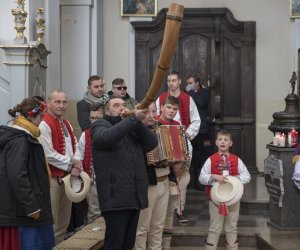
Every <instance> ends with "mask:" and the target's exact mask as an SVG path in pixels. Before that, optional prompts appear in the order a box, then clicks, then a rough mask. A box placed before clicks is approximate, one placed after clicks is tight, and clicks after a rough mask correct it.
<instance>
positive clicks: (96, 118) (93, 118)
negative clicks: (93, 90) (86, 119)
mask: <svg viewBox="0 0 300 250" xmlns="http://www.w3.org/2000/svg"><path fill="white" fill-rule="evenodd" d="M99 119H101V116H90V120H92V121H96V120H99Z"/></svg>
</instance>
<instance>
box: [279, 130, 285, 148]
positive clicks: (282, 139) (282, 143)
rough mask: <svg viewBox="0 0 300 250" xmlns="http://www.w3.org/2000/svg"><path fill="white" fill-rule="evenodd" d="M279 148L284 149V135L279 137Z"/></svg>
mask: <svg viewBox="0 0 300 250" xmlns="http://www.w3.org/2000/svg"><path fill="white" fill-rule="evenodd" d="M279 146H280V147H285V134H283V133H282V134H281V136H280V143H279Z"/></svg>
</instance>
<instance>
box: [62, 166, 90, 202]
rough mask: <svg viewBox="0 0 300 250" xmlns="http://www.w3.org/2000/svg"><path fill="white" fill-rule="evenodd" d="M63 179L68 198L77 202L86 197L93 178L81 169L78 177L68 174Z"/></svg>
mask: <svg viewBox="0 0 300 250" xmlns="http://www.w3.org/2000/svg"><path fill="white" fill-rule="evenodd" d="M62 180H63V182H64V184H65V192H66V195H67V197H68V199H69V200H70V201H72V202H75V203H77V202H80V201H82V200H83V199H84V198H85V197H86V194H87V192H88V191H89V189H90V185H91V179H90V177H89V175H88V174H87V173H86V172H84V171H81V173H80V175H79V176H78V177H76V176H72V175H71V174H68V175H67V176H65V177H64V178H62Z"/></svg>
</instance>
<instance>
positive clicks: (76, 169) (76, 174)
mask: <svg viewBox="0 0 300 250" xmlns="http://www.w3.org/2000/svg"><path fill="white" fill-rule="evenodd" d="M80 172H81V170H79V169H78V168H74V167H72V169H71V175H73V176H79V175H80Z"/></svg>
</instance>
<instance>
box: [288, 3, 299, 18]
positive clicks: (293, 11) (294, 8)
mask: <svg viewBox="0 0 300 250" xmlns="http://www.w3.org/2000/svg"><path fill="white" fill-rule="evenodd" d="M290 17H291V18H300V0H290Z"/></svg>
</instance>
